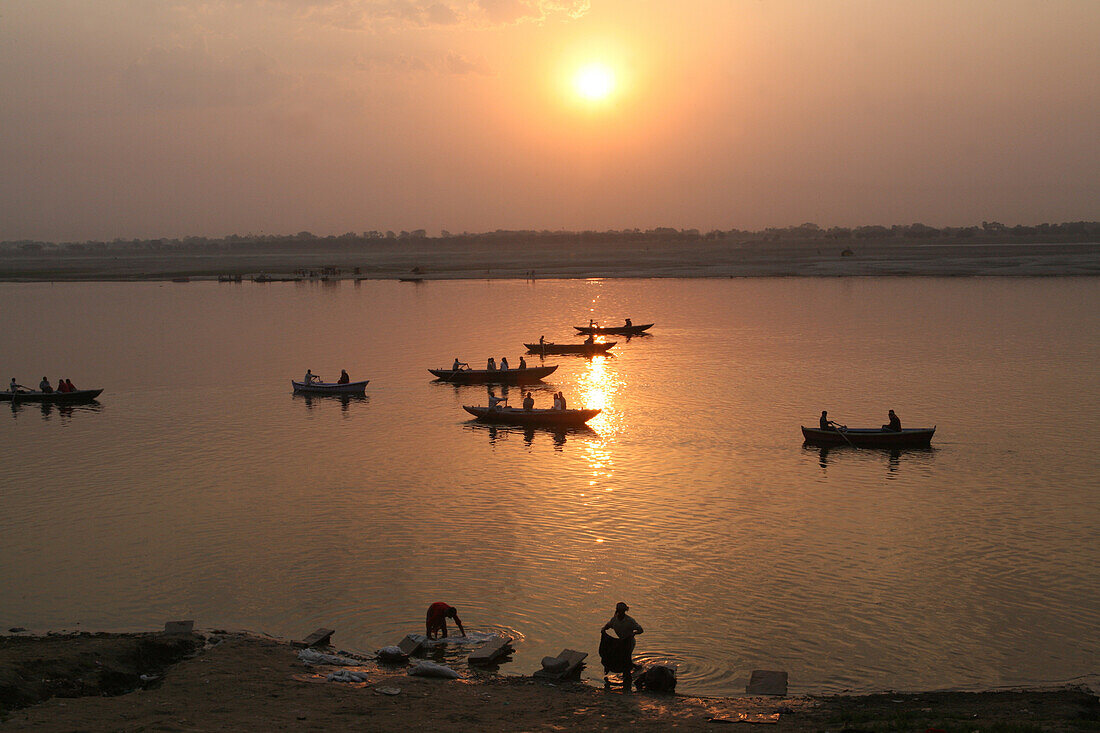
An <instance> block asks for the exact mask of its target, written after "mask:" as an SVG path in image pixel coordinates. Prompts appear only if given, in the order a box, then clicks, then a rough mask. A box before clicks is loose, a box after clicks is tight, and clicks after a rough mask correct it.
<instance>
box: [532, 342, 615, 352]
mask: <svg viewBox="0 0 1100 733" xmlns="http://www.w3.org/2000/svg"><path fill="white" fill-rule="evenodd" d="M617 343H618V341H608V342H607V343H603V344H599V343H591V344H589V343H584V344H555V343H552V342H550V341H544V342H543V343H534V344H524V346H526V347H527V351H529V352H530V353H532V354H589V355H591V354H606V353H607V350H608V349H610V348H611V347H612V346H614V345H615V344H617Z"/></svg>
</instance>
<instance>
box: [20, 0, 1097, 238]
mask: <svg viewBox="0 0 1100 733" xmlns="http://www.w3.org/2000/svg"><path fill="white" fill-rule="evenodd" d="M1098 37H1100V3H1098V2H1092V1H1091V0H1050V1H1048V2H1039V1H1038V0H999V1H993V0H974V1H972V2H966V3H958V2H950V1H948V0H929V1H926V2H916V1H904V0H903V1H899V2H891V3H883V2H876V1H875V0H838V1H837V2H829V3H814V2H809V1H807V0H769V1H768V2H760V1H759V0H684V1H683V2H680V3H671V2H665V3H637V2H627V0H461V1H459V0H300V1H298V2H295V1H293V0H209V1H206V2H188V1H186V0H166V1H165V2H159V3H150V2H147V1H144V0H102V1H99V2H96V3H74V2H65V1H63V0H9V1H8V2H7V3H5V5H4V9H3V11H2V14H0V98H2V99H3V100H4V102H3V104H2V105H0V161H3V169H2V170H3V175H2V176H0V240H16V239H39V240H52V241H65V240H85V239H113V238H118V237H121V238H156V237H182V236H189V235H195V236H224V235H226V234H231V233H239V234H244V233H256V234H274V233H289V232H298V231H303V230H306V231H311V232H314V233H316V234H322V235H323V234H340V233H343V232H347V231H353V232H361V231H363V230H367V229H378V230H387V229H390V230H415V229H427V230H428V231H429V232H431V233H433V234H434V233H438V232H439V231H440V230H449V231H452V232H462V231H471V232H482V231H492V230H496V229H538V230H541V229H550V230H557V229H567V230H584V229H594V230H607V229H623V228H635V227H638V228H642V229H646V228H652V227H659V226H669V227H679V228H698V229H701V230H708V229H730V228H741V229H761V228H764V227H768V226H788V225H795V224H799V223H801V222H806V221H812V222H815V223H817V224H819V225H821V226H823V227H829V226H857V225H862V224H891V223H899V224H900V223H911V222H923V223H925V224H928V225H930V226H947V225H970V224H974V223H977V222H980V221H983V220H994V219H995V220H998V221H1001V222H1004V223H1005V224H1009V225H1011V224H1015V223H1024V224H1036V223H1040V222H1044V221H1051V222H1061V221H1076V220H1090V219H1096V218H1098V211H1097V201H1100V173H1098V171H1100V130H1098V124H1097V120H1100V88H1098V85H1097V84H1096V77H1097V72H1098V71H1100V44H1097V43H1096V40H1097V38H1098Z"/></svg>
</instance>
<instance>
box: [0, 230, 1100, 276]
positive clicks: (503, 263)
mask: <svg viewBox="0 0 1100 733" xmlns="http://www.w3.org/2000/svg"><path fill="white" fill-rule="evenodd" d="M845 251H848V252H849V253H850V254H843V253H844V252H845ZM324 267H332V268H338V269H339V270H340V274H339V275H338V276H334V277H339V278H348V279H350V278H355V277H359V278H367V279H397V278H403V277H423V278H424V279H425V280H446V279H475V278H522V277H526V276H527V275H528V273H531V272H533V273H534V275H535V277H536V278H538V279H546V278H587V277H618V278H625V277H776V276H806V277H846V276H870V275H914V276H990V275H997V276H1069V275H1100V243H1080V242H1078V243H1066V242H1063V243H1041V242H1022V243H1001V244H991V243H977V244H974V243H960V242H955V243H951V242H935V243H928V242H926V241H918V242H904V241H900V242H899V241H875V240H871V241H862V242H858V243H849V244H841V243H837V242H833V241H824V240H817V241H804V242H738V243H732V242H726V241H722V240H716V241H710V240H703V241H696V242H687V243H676V242H667V243H660V244H647V243H608V242H596V243H592V244H584V245H581V244H574V245H560V244H558V245H554V246H548V245H546V244H533V245H530V246H519V245H503V244H499V245H476V246H475V245H466V246H457V245H454V244H448V243H445V242H431V241H427V242H425V243H418V242H400V243H389V242H381V243H378V244H376V245H372V246H371V247H369V248H364V247H351V246H343V247H341V246H335V245H332V246H329V245H324V246H316V247H309V248H304V247H303V248H301V249H296V250H287V249H280V250H277V251H263V250H262V249H248V250H241V251H237V250H227V251H220V252H209V253H206V252H190V253H189V252H186V251H125V250H123V251H107V252H102V253H87V252H85V253H17V252H4V253H2V254H0V281H56V280H171V279H177V278H191V279H216V278H217V277H218V276H219V275H220V276H232V275H240V276H242V277H243V278H244V279H245V280H248V279H250V278H252V277H255V276H258V275H260V274H261V273H263V274H264V275H266V276H268V277H277V278H278V277H287V276H293V275H294V274H295V272H300V271H309V270H314V271H315V272H316V273H317V274H318V276H319V275H320V274H321V272H320V271H321V268H324Z"/></svg>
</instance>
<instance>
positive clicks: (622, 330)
mask: <svg viewBox="0 0 1100 733" xmlns="http://www.w3.org/2000/svg"><path fill="white" fill-rule="evenodd" d="M573 328H575V329H577V330H578V331H580V332H581V333H590V334H593V335H595V336H600V335H604V336H639V335H641V334H642V332H643V331H647V330H649V329H651V328H653V324H652V323H642V324H639V325H637V326H633V325H632V326H597V325H596V324H592V325H589V326H573ZM646 335H648V334H646Z"/></svg>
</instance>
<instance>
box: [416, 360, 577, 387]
mask: <svg viewBox="0 0 1100 733" xmlns="http://www.w3.org/2000/svg"><path fill="white" fill-rule="evenodd" d="M557 368H558V365H557V364H553V365H551V366H538V367H527V368H525V369H495V370H489V369H459V370H458V371H455V370H453V369H429V370H428V371H429V372H431V373H432V374H434V375H435V376H436V377H438V378H439V380H440V381H443V382H451V383H452V384H526V383H528V382H538V381H541V380H542V378H543V377H547V376H550V375H551V374H553V373H554V372H555V371H556V370H557Z"/></svg>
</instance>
